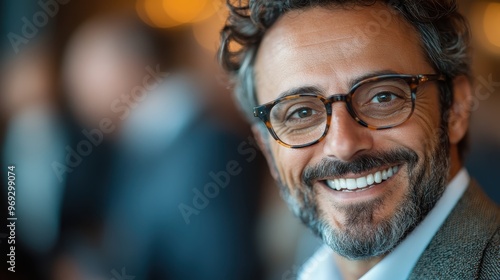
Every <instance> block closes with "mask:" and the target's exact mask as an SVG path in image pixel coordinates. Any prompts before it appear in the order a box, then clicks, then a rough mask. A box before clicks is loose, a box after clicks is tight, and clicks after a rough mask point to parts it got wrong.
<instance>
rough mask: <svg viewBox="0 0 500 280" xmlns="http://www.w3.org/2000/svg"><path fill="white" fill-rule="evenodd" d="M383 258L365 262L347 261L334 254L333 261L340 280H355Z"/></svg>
mask: <svg viewBox="0 0 500 280" xmlns="http://www.w3.org/2000/svg"><path fill="white" fill-rule="evenodd" d="M383 258H384V256H379V257H374V258H370V259H366V260H349V259H347V258H344V257H342V256H340V255H338V254H334V260H335V262H336V264H337V267H338V268H339V270H340V274H342V279H345V280H351V279H352V280H355V279H359V278H361V277H362V276H363V275H365V274H366V273H367V272H368V270H370V269H371V268H372V267H374V266H375V265H376V264H377V263H379V262H380V261H381V260H382V259H383Z"/></svg>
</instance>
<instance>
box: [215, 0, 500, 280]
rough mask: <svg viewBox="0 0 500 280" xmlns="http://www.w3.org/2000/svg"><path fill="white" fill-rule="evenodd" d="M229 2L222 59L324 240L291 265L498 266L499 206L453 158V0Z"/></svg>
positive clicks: (366, 273)
mask: <svg viewBox="0 0 500 280" xmlns="http://www.w3.org/2000/svg"><path fill="white" fill-rule="evenodd" d="M237 3H239V4H240V5H237V6H235V5H231V4H229V6H230V10H231V12H230V15H229V19H228V21H227V24H226V26H225V27H224V29H223V31H222V46H221V50H220V59H221V61H222V64H223V65H224V66H225V68H226V69H227V70H229V71H230V73H232V74H233V75H234V77H235V78H236V94H237V97H238V100H239V103H240V105H241V107H242V108H243V110H244V111H245V112H246V113H247V115H248V116H249V117H250V119H251V120H252V123H253V131H254V134H255V135H256V138H257V140H258V141H259V143H260V147H261V149H262V151H263V152H264V154H265V156H266V157H267V160H268V163H269V166H270V168H271V172H272V174H273V176H274V177H275V179H276V181H277V182H278V184H279V185H280V187H281V191H282V193H283V197H284V198H285V200H286V201H287V202H288V204H289V206H290V208H291V209H292V210H293V212H294V213H295V214H296V215H297V216H298V217H300V218H301V220H302V221H303V222H304V223H305V224H306V225H307V226H308V227H310V228H311V229H312V230H313V231H314V232H315V233H316V234H317V235H318V236H320V237H321V238H322V239H323V241H324V243H325V244H326V245H325V247H324V248H321V249H320V250H319V251H318V252H317V253H316V255H315V256H313V257H312V258H311V260H310V261H309V262H308V263H307V264H306V265H305V266H304V267H303V269H302V272H301V275H300V277H299V278H301V279H315V280H316V279H359V278H361V279H408V278H409V279H477V278H480V279H500V210H499V208H498V206H496V205H495V204H494V203H492V202H491V201H490V200H489V199H488V198H487V197H486V196H485V195H484V194H483V193H482V191H481V190H480V188H479V187H478V186H477V184H476V183H475V182H474V181H473V180H471V179H470V178H469V176H468V174H467V171H466V170H465V169H464V168H463V161H464V149H465V147H466V139H467V137H466V134H467V129H468V119H469V112H470V110H469V109H468V108H470V105H471V104H470V103H471V85H470V75H471V72H470V56H469V40H468V39H469V33H468V26H467V22H466V21H465V19H464V18H463V17H462V16H461V15H460V14H459V13H458V12H457V11H456V3H455V1H451V0H429V1H417V0H406V1H348V0H343V1H340V0H338V1H334V0H331V1H326V0H323V1H320V0H317V1H301V0H296V1H295V0H288V1H272V0H267V1H266V0H253V1H252V0H251V1H249V3H247V5H246V4H241V1H237ZM234 44H236V45H239V47H238V48H234ZM254 116H255V117H254ZM259 121H260V122H259Z"/></svg>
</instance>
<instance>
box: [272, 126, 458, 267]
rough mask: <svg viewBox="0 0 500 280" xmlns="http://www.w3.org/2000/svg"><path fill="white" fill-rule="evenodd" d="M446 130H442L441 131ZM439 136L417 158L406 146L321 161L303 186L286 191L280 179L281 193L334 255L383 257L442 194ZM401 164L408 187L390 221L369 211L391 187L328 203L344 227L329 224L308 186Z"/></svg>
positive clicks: (445, 155) (443, 143)
mask: <svg viewBox="0 0 500 280" xmlns="http://www.w3.org/2000/svg"><path fill="white" fill-rule="evenodd" d="M443 131H446V130H445V129H443V127H442V128H441V132H443ZM443 134H444V133H441V135H439V136H438V138H437V139H439V140H436V141H435V143H433V144H434V145H432V146H434V148H433V149H432V150H431V151H430V152H429V153H426V154H425V156H424V157H425V158H423V159H422V160H421V161H420V164H418V162H419V158H418V156H417V154H416V153H415V152H414V151H412V150H409V149H398V150H395V151H390V152H388V153H377V154H372V155H366V156H362V157H360V158H358V159H354V161H353V162H350V163H339V162H332V161H326V160H325V161H323V162H321V163H320V164H318V165H316V166H314V167H307V168H306V169H305V170H304V175H303V181H304V182H303V186H302V187H300V188H296V189H295V191H294V194H293V195H291V194H290V192H289V190H290V189H289V188H288V187H287V186H286V185H284V184H283V183H282V182H283V181H282V180H279V181H278V184H279V185H280V188H281V194H282V196H283V198H284V199H285V201H286V202H287V203H288V206H289V207H290V209H291V210H292V212H293V213H294V214H295V215H296V216H298V217H299V218H300V219H301V220H302V222H303V223H304V224H305V225H306V226H308V227H309V228H310V229H311V230H312V231H313V232H314V233H315V234H316V235H318V236H319V237H320V238H322V239H323V241H324V242H325V243H326V244H327V245H328V246H330V247H331V248H332V249H333V250H334V251H335V252H336V253H338V254H339V255H341V256H344V257H346V258H348V259H352V260H361V259H368V258H372V257H375V256H382V255H385V254H387V253H389V252H390V251H392V250H393V249H394V248H395V247H396V246H397V245H398V244H399V243H401V241H402V240H403V239H404V238H405V237H406V236H407V235H408V234H409V233H410V232H411V231H412V230H413V229H414V228H415V227H416V226H417V225H418V224H419V223H420V222H421V221H422V220H423V219H424V218H425V216H426V215H427V214H428V213H429V211H430V210H431V209H432V208H433V207H434V205H435V204H436V202H437V201H438V200H439V198H440V197H441V196H442V194H443V192H444V189H445V187H446V179H447V177H448V171H449V146H448V145H449V143H448V137H447V135H446V134H444V135H443ZM391 163H404V164H406V167H407V172H408V174H407V176H408V178H409V190H408V193H406V195H405V196H404V199H403V200H402V201H401V203H400V204H399V205H398V206H397V207H396V211H395V213H394V214H393V216H392V217H391V218H389V219H386V220H383V221H380V222H378V223H377V224H376V225H375V224H374V222H373V213H375V211H376V209H379V208H380V207H382V206H383V205H384V203H385V201H386V197H388V196H389V195H390V191H389V192H387V193H386V194H385V195H384V196H383V197H380V198H378V199H375V200H373V201H370V202H365V203H358V204H355V205H349V206H338V205H332V206H331V207H332V208H334V209H336V210H340V211H342V212H343V213H345V215H346V221H345V225H344V229H342V230H340V229H336V228H334V227H332V226H331V225H330V224H329V223H328V220H327V217H325V215H324V213H323V212H322V211H321V209H318V206H317V205H318V203H317V195H316V192H315V189H314V188H313V187H312V185H311V183H310V182H311V181H313V180H314V179H315V178H321V177H323V178H324V177H326V176H341V175H343V174H346V173H349V172H354V173H357V172H362V171H364V170H370V169H372V168H375V167H377V166H381V165H383V164H391Z"/></svg>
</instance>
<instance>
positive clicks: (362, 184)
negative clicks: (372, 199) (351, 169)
mask: <svg viewBox="0 0 500 280" xmlns="http://www.w3.org/2000/svg"><path fill="white" fill-rule="evenodd" d="M356 185H357V186H358V189H361V188H364V187H366V186H368V183H367V182H366V177H361V178H358V179H356Z"/></svg>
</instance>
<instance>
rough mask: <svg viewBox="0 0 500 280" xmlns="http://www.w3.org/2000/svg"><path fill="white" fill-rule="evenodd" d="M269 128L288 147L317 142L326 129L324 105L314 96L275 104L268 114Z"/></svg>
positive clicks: (293, 98) (285, 100)
mask: <svg viewBox="0 0 500 280" xmlns="http://www.w3.org/2000/svg"><path fill="white" fill-rule="evenodd" d="M270 121H271V126H272V128H273V130H274V132H275V133H276V135H277V136H278V138H279V139H280V140H281V141H283V142H284V143H286V144H288V145H304V144H308V143H311V142H314V141H316V140H318V139H319V138H320V137H321V136H322V135H323V133H324V132H325V129H326V123H327V113H326V109H325V105H324V103H323V102H322V101H321V100H320V99H319V98H317V97H314V96H300V97H299V96H295V97H292V98H290V99H284V100H282V101H280V102H279V103H277V104H276V105H275V106H274V107H273V109H272V110H271V112H270Z"/></svg>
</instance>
